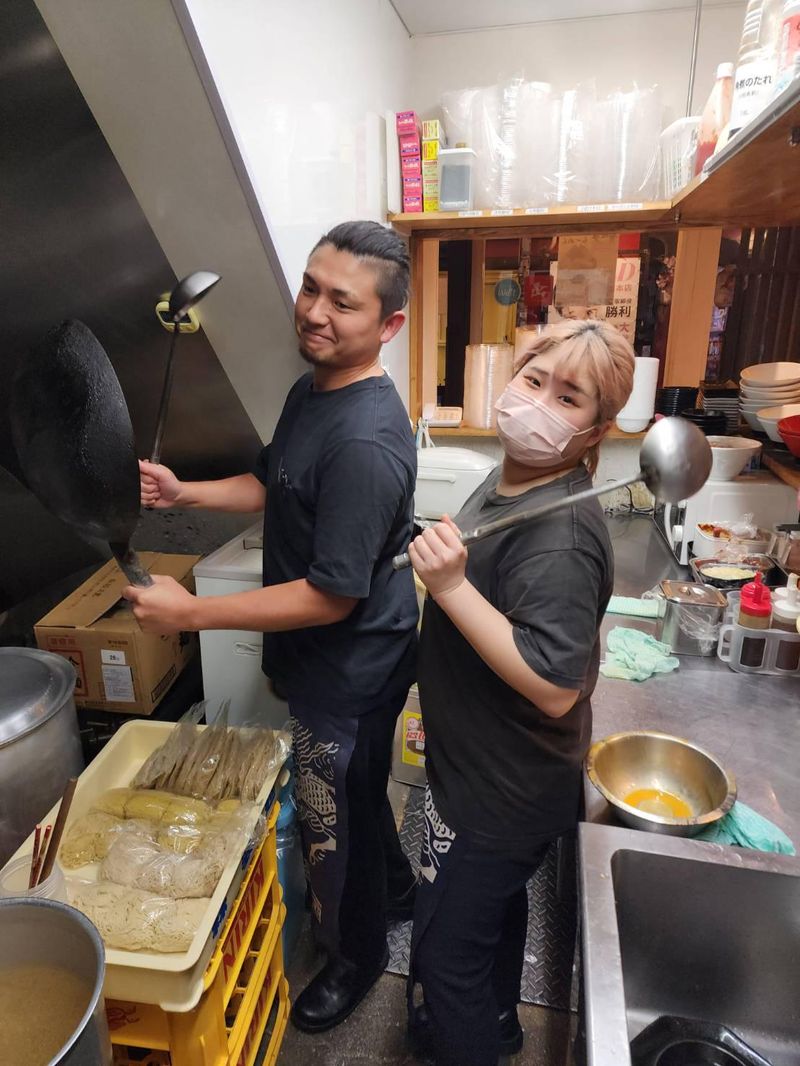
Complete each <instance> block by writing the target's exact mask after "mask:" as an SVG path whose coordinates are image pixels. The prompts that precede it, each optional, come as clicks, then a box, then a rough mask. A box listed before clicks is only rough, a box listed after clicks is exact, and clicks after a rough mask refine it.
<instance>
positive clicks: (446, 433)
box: [430, 426, 646, 441]
mask: <svg viewBox="0 0 800 1066" xmlns="http://www.w3.org/2000/svg"><path fill="white" fill-rule="evenodd" d="M645 432H646V431H645V430H643V431H642V432H641V433H623V432H622V430H621V429H617V427H616V426H612V427H611V429H610V430H609V431H608V433H607V434H606V436H605V438H604V439H605V440H629V441H636V440H642V438H643V437H644V435H645ZM430 433H431V436H432V437H494V438H495V439H497V432H496V430H494V429H477V428H475V427H474V426H457V427H453V426H447V427H444V426H442V427H439V428H436V427H434V426H431V429H430Z"/></svg>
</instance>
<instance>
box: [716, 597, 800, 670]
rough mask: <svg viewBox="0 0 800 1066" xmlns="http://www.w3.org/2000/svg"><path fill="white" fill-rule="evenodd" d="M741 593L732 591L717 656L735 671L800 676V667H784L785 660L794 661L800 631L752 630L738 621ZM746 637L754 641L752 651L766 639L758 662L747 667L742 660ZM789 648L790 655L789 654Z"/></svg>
mask: <svg viewBox="0 0 800 1066" xmlns="http://www.w3.org/2000/svg"><path fill="white" fill-rule="evenodd" d="M739 598H740V597H739V593H738V592H730V593H729V594H728V609H727V611H726V612H725V618H724V622H725V624H724V625H723V626H722V629H721V630H720V633H719V643H718V644H717V656H718V658H720V659H721V660H722V662H724V663H726V664H727V665H728V666H729V667H730V668H731V670H735V671H736V672H737V673H740V674H774V675H775V676H777V677H800V666H798V667H796V668H791V669H782V668H781V666H780V663H781V661H782V660H783V661H785V659H791V660H792V661H793V660H794V655H793V654H791V653H792V651H793V650H794V649H796V648H797V647H798V646H800V634H798V635H797V636H793V635H792V634H791V633H789V632H787V631H786V630H785V629H749V628H748V627H747V626H740V625H739V624H738V622H736V621H735V619H736V617H737V616H738V614H739ZM745 640H748V641H751V642H753V643H752V644H751V645H750V652H751V654H752V649H753V647H754V646H755V645H756V644H760V642H762V641H763V652H762V655H761V661H760V663H759V664H758V665H753V666H747V665H745V664H744V663H743V662H742V644H743V642H744V641H745ZM787 651H788V652H789V654H788V655H787Z"/></svg>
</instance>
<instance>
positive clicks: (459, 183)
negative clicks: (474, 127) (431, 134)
mask: <svg viewBox="0 0 800 1066" xmlns="http://www.w3.org/2000/svg"><path fill="white" fill-rule="evenodd" d="M476 158H477V156H476V154H475V152H474V151H473V150H472V148H466V147H464V146H463V145H460V146H458V147H456V148H442V149H441V151H440V152H439V210H440V211H471V210H472V205H473V203H474V200H475V189H474V180H473V172H474V169H475V160H476Z"/></svg>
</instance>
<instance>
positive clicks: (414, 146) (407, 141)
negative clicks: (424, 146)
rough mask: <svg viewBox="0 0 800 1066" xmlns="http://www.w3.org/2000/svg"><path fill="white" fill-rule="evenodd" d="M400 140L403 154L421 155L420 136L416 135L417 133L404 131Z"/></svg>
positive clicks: (401, 153)
mask: <svg viewBox="0 0 800 1066" xmlns="http://www.w3.org/2000/svg"><path fill="white" fill-rule="evenodd" d="M398 141H399V144H400V155H401V156H409V155H414V156H419V154H420V145H419V137H418V136H417V135H416V133H404V134H403V136H402V137H398Z"/></svg>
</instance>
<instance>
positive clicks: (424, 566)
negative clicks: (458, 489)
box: [408, 515, 467, 600]
mask: <svg viewBox="0 0 800 1066" xmlns="http://www.w3.org/2000/svg"><path fill="white" fill-rule="evenodd" d="M408 554H409V556H410V557H411V564H412V566H413V567H414V570H415V571H416V572H417V574H419V577H420V579H421V580H422V581H423V583H424V584H425V587H426V588H427V590H428V592H430V594H431V596H433V598H434V599H435V600H436V599H439V598H440V597H442V596H446V595H447V593H449V592H452V591H453V590H454V589H457V588H458V587H459V585H461V584H462V583H463V581H464V578H465V570H466V566H467V549H466V548H465V547H464V545H463V544H462V543H461V537H460V531H459V528H458V526H457V525H456V524H455V522H454V521H453V520H452V518H450V516H449V515H445V516H444V518H443V520H442V521H441V522H439V523H437V524H436V525H435V526H433V527H432V528H431V529H426V530H424V531H423V532H422V533H421V534H420V535H419V536H418V537H415V538H414V540H412V542H411V543H410V544H409V546H408Z"/></svg>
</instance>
